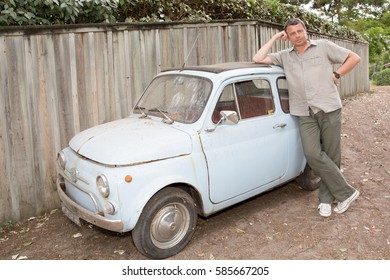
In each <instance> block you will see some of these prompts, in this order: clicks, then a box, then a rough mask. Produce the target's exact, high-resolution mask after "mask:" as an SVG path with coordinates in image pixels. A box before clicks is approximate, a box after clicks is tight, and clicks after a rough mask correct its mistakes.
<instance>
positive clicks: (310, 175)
mask: <svg viewBox="0 0 390 280" xmlns="http://www.w3.org/2000/svg"><path fill="white" fill-rule="evenodd" d="M295 181H296V182H297V183H298V185H299V186H300V187H301V188H302V189H304V190H307V191H314V190H316V189H318V188H319V187H320V184H321V178H320V177H318V176H317V175H316V174H315V173H314V171H313V170H312V169H311V168H310V166H309V165H308V164H306V166H305V169H304V171H303V173H302V174H301V175H299V177H297V178H296V179H295Z"/></svg>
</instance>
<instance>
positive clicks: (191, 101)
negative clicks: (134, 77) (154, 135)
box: [133, 75, 212, 123]
mask: <svg viewBox="0 0 390 280" xmlns="http://www.w3.org/2000/svg"><path fill="white" fill-rule="evenodd" d="M211 89H212V84H211V82H210V81H209V80H207V79H205V78H202V77H195V76H187V75H165V76H160V77H157V78H155V79H154V80H153V81H152V83H151V84H150V85H149V87H148V88H147V89H146V91H145V93H144V94H143V95H142V97H141V99H140V100H139V101H138V103H137V105H136V106H135V107H134V109H133V112H134V113H140V114H142V115H143V116H157V117H161V118H163V121H164V122H166V123H173V122H176V121H177V122H181V123H194V122H195V121H197V120H198V119H199V117H200V116H201V114H202V112H203V109H204V107H205V105H206V102H207V100H208V98H209V96H210V92H211Z"/></svg>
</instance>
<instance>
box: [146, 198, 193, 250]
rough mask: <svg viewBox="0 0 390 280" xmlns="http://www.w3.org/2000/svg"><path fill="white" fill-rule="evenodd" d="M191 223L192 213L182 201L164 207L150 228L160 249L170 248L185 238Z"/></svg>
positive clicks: (153, 239) (155, 243)
mask: <svg viewBox="0 0 390 280" xmlns="http://www.w3.org/2000/svg"><path fill="white" fill-rule="evenodd" d="M189 224H190V213H189V211H188V209H187V208H186V207H185V206H184V205H183V204H180V203H172V204H168V205H166V206H165V207H164V208H162V209H161V210H160V211H158V213H157V214H156V216H155V217H154V219H153V221H152V225H151V228H150V233H151V239H152V242H153V244H154V245H155V246H156V247H158V248H160V249H169V248H172V247H174V246H176V245H177V244H179V243H180V241H181V240H183V238H184V236H185V235H186V233H187V231H188V228H189Z"/></svg>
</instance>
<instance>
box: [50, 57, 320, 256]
mask: <svg viewBox="0 0 390 280" xmlns="http://www.w3.org/2000/svg"><path fill="white" fill-rule="evenodd" d="M57 161H58V167H59V168H58V170H59V175H58V180H57V188H58V193H59V197H60V199H61V201H62V209H63V212H64V213H65V214H66V215H67V216H68V217H69V218H70V219H71V220H72V221H74V222H75V223H77V224H79V225H80V219H82V220H85V221H87V222H89V223H91V224H94V225H96V226H98V227H101V228H104V229H107V230H111V231H115V232H127V231H132V237H133V241H134V244H135V246H136V247H137V249H138V250H139V251H140V252H141V253H142V254H144V255H145V256H148V257H150V258H156V259H162V258H167V257H170V256H172V255H175V254H177V253H178V252H180V251H181V250H182V249H183V248H184V247H185V246H186V245H187V244H188V242H189V241H190V239H191V237H192V235H193V233H194V230H195V227H196V221H197V216H198V215H201V216H204V217H207V216H209V215H211V214H213V213H215V212H217V211H221V210H223V209H225V208H227V207H229V206H232V205H234V204H236V203H239V202H242V201H244V200H246V199H248V198H251V197H253V196H256V195H258V194H260V193H263V192H265V191H268V190H270V189H272V188H275V187H277V186H280V185H282V184H285V183H286V182H289V181H291V180H295V179H298V180H297V181H298V182H299V184H300V186H301V187H302V188H304V189H307V190H314V189H316V188H318V186H319V182H320V179H319V178H318V177H316V176H315V175H314V174H313V173H312V172H311V171H310V169H309V167H308V166H307V163H306V159H305V157H304V154H303V150H302V145H301V139H300V136H299V129H298V123H297V119H296V118H295V117H293V116H291V115H290V114H289V103H288V90H287V83H286V78H285V75H284V73H283V70H282V69H281V68H279V67H275V66H266V65H259V64H253V63H242V62H237V63H223V64H215V65H207V66H196V67H184V68H182V69H176V70H169V71H165V72H162V73H160V74H159V75H157V76H156V77H155V78H154V79H153V81H152V82H151V83H150V85H149V86H148V87H147V89H146V90H145V92H144V93H143V95H142V96H141V98H140V99H139V101H138V102H137V103H136V105H135V106H134V108H133V110H132V112H131V114H130V116H129V117H127V118H125V119H121V120H117V121H113V122H110V123H106V124H102V125H99V126H96V127H92V128H90V129H88V130H85V131H83V132H81V133H79V134H77V135H76V136H75V137H74V138H73V139H72V140H71V141H70V143H69V147H67V148H65V149H64V150H62V151H61V152H59V154H58V158H57Z"/></svg>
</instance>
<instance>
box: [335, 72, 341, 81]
mask: <svg viewBox="0 0 390 280" xmlns="http://www.w3.org/2000/svg"><path fill="white" fill-rule="evenodd" d="M333 74H334V76H335V77H336V79H338V80H339V79H340V77H341V76H340V74H339V73H337V72H336V71H334V72H333Z"/></svg>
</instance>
